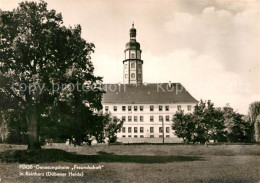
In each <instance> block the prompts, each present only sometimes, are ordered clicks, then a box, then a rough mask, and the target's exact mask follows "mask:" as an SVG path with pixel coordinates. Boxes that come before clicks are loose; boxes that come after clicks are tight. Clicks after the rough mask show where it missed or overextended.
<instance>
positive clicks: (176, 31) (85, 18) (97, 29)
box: [0, 0, 260, 114]
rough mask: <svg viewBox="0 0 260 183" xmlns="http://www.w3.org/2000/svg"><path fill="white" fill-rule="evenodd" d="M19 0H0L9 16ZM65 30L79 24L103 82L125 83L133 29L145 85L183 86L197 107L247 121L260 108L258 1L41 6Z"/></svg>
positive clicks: (81, 0) (54, 2) (75, 0)
mask: <svg viewBox="0 0 260 183" xmlns="http://www.w3.org/2000/svg"><path fill="white" fill-rule="evenodd" d="M19 2H20V0H0V9H2V10H12V9H13V8H16V7H17V6H18V3H19ZM46 2H47V3H48V9H55V10H56V11H57V12H60V13H62V16H63V20H64V24H65V25H66V26H74V25H77V24H80V25H81V27H82V37H83V38H84V39H85V40H86V41H88V42H92V43H94V44H95V46H96V48H95V52H94V53H93V55H92V62H93V64H94V67H95V74H96V75H98V76H102V77H104V79H103V81H104V83H118V82H121V83H122V82H123V63H122V61H123V59H124V49H125V44H126V43H127V42H128V41H129V39H130V38H129V29H130V28H131V25H132V23H133V22H134V24H135V28H136V29H137V41H138V42H139V43H140V44H141V49H142V60H143V61H144V64H143V73H144V75H143V80H144V82H147V83H167V82H172V83H182V84H183V85H184V87H185V88H186V89H187V90H188V91H189V92H190V94H191V95H192V96H193V97H195V98H196V99H197V100H200V99H202V100H211V101H212V102H214V103H215V105H216V106H217V107H224V106H225V105H227V104H229V105H230V106H231V107H233V108H234V109H235V110H236V111H237V112H239V113H242V114H247V112H248V106H249V104H250V103H251V102H254V101H260V58H259V55H260V54H259V51H260V37H259V33H260V31H259V30H260V12H259V11H260V1H258V0H156V1H155V0H149V1H148V0H138V1H137V0H125V1H123V0H110V1H108V0H95V1H93V0H46Z"/></svg>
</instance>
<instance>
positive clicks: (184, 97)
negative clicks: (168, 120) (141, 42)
mask: <svg viewBox="0 0 260 183" xmlns="http://www.w3.org/2000/svg"><path fill="white" fill-rule="evenodd" d="M103 88H104V90H105V91H106V93H105V94H104V95H103V100H102V102H103V103H119V104H166V103H167V104H169V103H197V102H198V101H197V100H196V99H195V98H193V97H192V96H191V95H190V94H189V92H188V91H187V90H186V89H185V88H184V87H183V86H182V85H181V84H180V83H171V84H169V83H147V84H104V86H103Z"/></svg>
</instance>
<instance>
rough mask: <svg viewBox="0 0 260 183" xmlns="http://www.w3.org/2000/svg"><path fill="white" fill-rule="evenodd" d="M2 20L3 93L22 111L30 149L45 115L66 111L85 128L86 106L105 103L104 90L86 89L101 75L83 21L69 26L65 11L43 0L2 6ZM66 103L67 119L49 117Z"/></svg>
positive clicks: (0, 70) (0, 84)
mask: <svg viewBox="0 0 260 183" xmlns="http://www.w3.org/2000/svg"><path fill="white" fill-rule="evenodd" d="M0 19H1V20H0V79H1V81H4V82H0V93H1V95H3V96H4V97H5V98H7V99H9V102H8V103H11V102H14V103H15V106H16V107H19V108H20V109H22V110H23V112H24V115H25V117H26V121H27V128H28V134H27V136H28V148H29V149H37V148H40V144H39V133H40V129H39V127H40V126H39V121H42V122H44V121H45V119H47V118H46V116H47V117H49V118H50V119H52V120H55V119H57V120H59V121H58V122H60V120H61V119H64V114H66V115H67V116H68V117H69V118H68V119H71V123H74V126H75V127H79V128H80V125H78V124H79V121H80V120H81V116H80V114H82V113H81V111H83V110H85V109H84V107H85V106H87V110H89V111H92V110H93V109H100V108H102V106H101V96H102V92H100V91H99V90H90V89H85V90H83V89H82V86H86V85H88V86H90V85H94V86H95V84H96V83H98V82H100V81H101V78H99V77H95V76H94V75H93V70H94V67H93V64H92V62H91V57H90V54H91V53H92V52H93V49H94V45H93V44H92V43H87V42H86V41H85V40H84V39H82V37H81V27H80V26H79V25H77V26H75V27H73V28H72V27H69V28H67V27H65V26H64V25H63V20H62V16H61V14H58V13H56V12H55V10H48V9H47V3H46V2H44V1H40V2H39V3H36V2H22V3H20V4H19V7H18V8H16V9H14V10H12V11H3V12H2V14H1V16H0ZM70 83H71V84H72V85H71V84H70ZM76 83H77V84H78V86H79V87H77V88H75V84H76ZM61 86H63V87H62V88H61ZM72 86H73V88H72ZM9 105H11V104H9ZM62 105H64V106H69V108H70V109H71V111H66V112H65V113H63V118H58V117H56V116H50V114H52V113H53V112H50V111H53V109H54V108H58V106H62ZM1 107H5V106H3V105H2V106H1ZM11 107H12V106H11ZM63 110H66V109H63ZM59 114H60V113H59Z"/></svg>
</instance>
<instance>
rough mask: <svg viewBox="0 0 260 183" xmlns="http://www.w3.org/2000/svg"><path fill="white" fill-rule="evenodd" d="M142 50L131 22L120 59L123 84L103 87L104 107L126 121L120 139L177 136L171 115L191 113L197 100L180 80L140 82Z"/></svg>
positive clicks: (143, 140)
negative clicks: (128, 36)
mask: <svg viewBox="0 0 260 183" xmlns="http://www.w3.org/2000/svg"><path fill="white" fill-rule="evenodd" d="M141 53H142V51H141V49H140V44H139V43H138V42H137V41H136V29H135V28H134V25H133V27H132V28H131V29H130V41H129V42H128V43H127V44H126V49H125V60H124V61H123V69H124V76H123V77H124V79H123V81H124V84H106V85H105V86H104V87H105V88H104V89H105V91H106V93H105V94H104V96H103V100H102V103H103V106H104V110H105V111H106V112H111V113H112V114H113V115H115V116H117V117H118V118H122V119H124V120H125V122H124V126H123V128H122V129H121V131H120V133H118V138H119V141H123V142H137V141H139V142H146V141H151V140H152V141H156V139H155V138H157V139H158V138H162V137H163V134H164V137H165V138H166V139H168V138H175V139H177V138H176V136H175V135H174V134H173V131H172V129H171V125H172V121H171V120H172V117H173V115H174V114H175V112H176V111H177V110H184V112H192V110H193V108H194V106H195V105H196V104H197V100H196V99H194V98H193V97H192V96H191V95H190V94H189V93H188V91H187V90H185V88H184V87H183V86H182V85H181V84H180V83H143V66H142V65H143V60H141ZM163 130H164V131H163ZM148 138H149V139H150V140H145V139H148ZM136 139H139V140H136ZM179 140H180V139H179Z"/></svg>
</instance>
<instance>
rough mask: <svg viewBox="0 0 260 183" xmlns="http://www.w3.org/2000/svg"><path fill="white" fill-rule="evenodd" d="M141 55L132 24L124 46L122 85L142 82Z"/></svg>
mask: <svg viewBox="0 0 260 183" xmlns="http://www.w3.org/2000/svg"><path fill="white" fill-rule="evenodd" d="M141 53H142V50H141V49H140V44H139V43H138V42H137V41H136V29H135V28H134V23H133V24H132V28H131V29H130V41H129V42H128V43H126V45H125V60H123V64H124V76H123V77H124V79H123V81H124V83H126V84H130V83H133V84H136V83H142V82H143V70H142V65H143V61H142V60H141Z"/></svg>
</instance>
